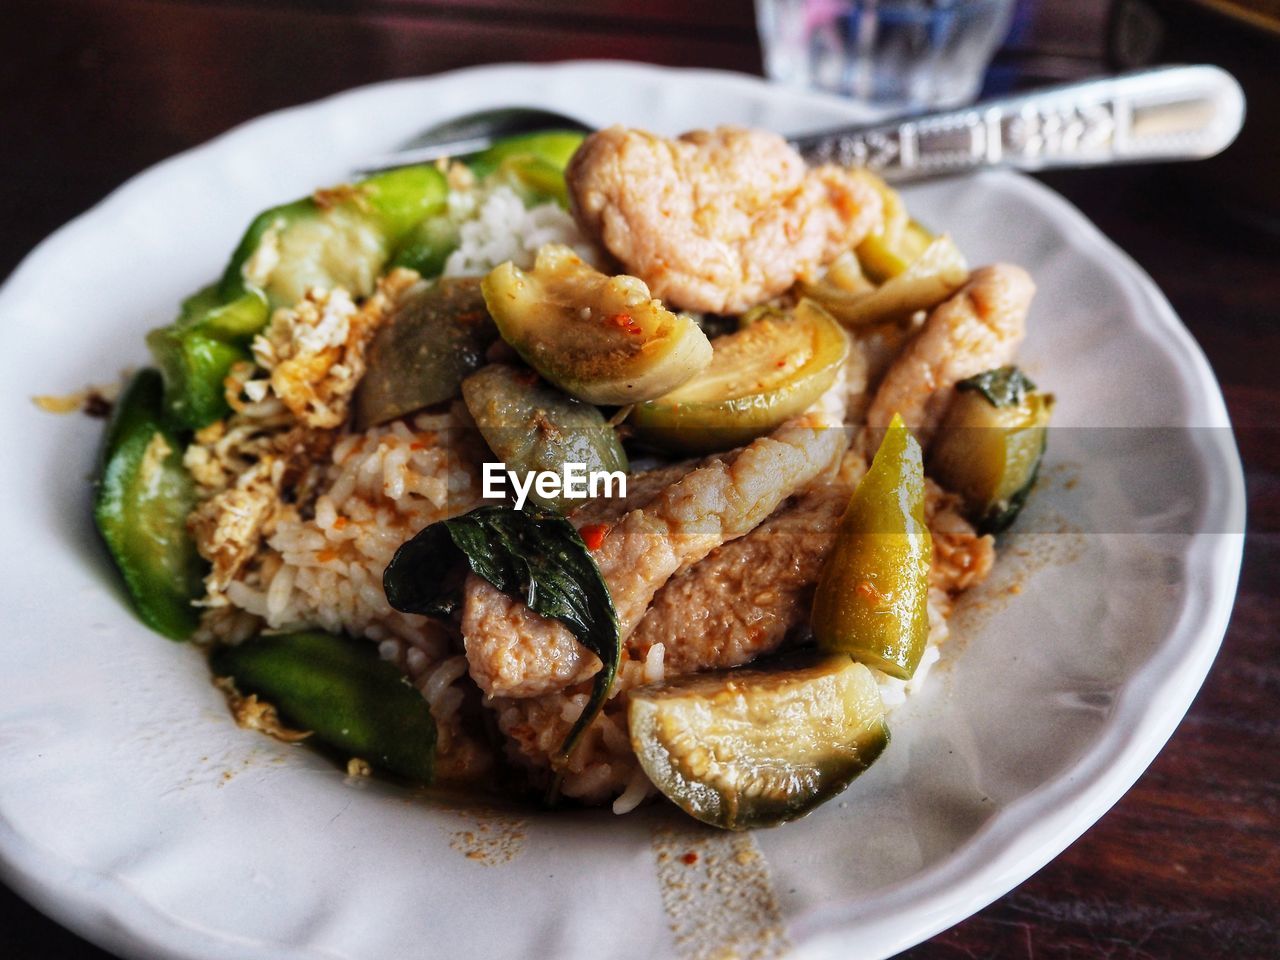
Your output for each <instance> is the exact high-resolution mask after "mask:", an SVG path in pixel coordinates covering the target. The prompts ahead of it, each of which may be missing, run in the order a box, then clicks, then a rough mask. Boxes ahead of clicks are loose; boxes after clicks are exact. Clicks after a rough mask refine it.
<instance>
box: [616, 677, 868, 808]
mask: <svg viewBox="0 0 1280 960" xmlns="http://www.w3.org/2000/svg"><path fill="white" fill-rule="evenodd" d="M627 718H628V726H629V728H630V731H631V744H632V747H633V748H634V749H635V752H636V756H637V757H638V758H639V759H640V765H641V766H642V767H643V768H644V771H645V773H646V774H647V775H648V777H649V779H650V780H652V781H653V783H654V785H655V786H657V787H658V789H659V790H661V791H662V792H663V793H664V794H666V796H667V797H668V798H670V799H671V800H672V801H673V802H675V803H676V804H677V805H678V806H680V807H681V809H683V810H684V811H685V812H686V813H688V814H690V815H691V816H693V817H696V818H697V819H699V820H701V821H703V822H704V823H709V824H711V825H712V826H716V827H723V828H725V829H729V830H748V829H752V828H755V827H769V826H775V825H777V824H779V823H785V822H786V821H788V820H794V819H796V818H797V817H802V816H804V815H805V814H806V813H809V812H810V811H811V810H813V809H814V808H815V807H817V806H819V805H820V804H822V803H824V802H825V801H827V800H829V799H831V798H832V797H833V796H835V795H836V794H838V793H839V792H840V791H842V790H844V789H845V787H847V786H848V785H849V783H850V782H851V781H852V780H853V779H854V778H855V777H857V776H858V775H859V774H860V773H862V772H863V771H864V770H866V769H867V767H869V766H871V764H872V763H873V762H874V761H875V760H876V758H877V757H879V756H880V754H881V752H882V751H883V750H884V748H885V746H886V745H887V744H888V742H889V728H888V726H887V725H886V724H885V722H884V705H883V704H882V703H881V701H880V691H879V688H878V687H877V686H876V681H875V679H874V677H873V676H872V674H871V671H870V670H868V669H867V668H866V667H864V666H863V665H861V664H858V663H854V662H853V661H852V660H850V659H849V657H847V656H845V655H843V654H836V655H819V656H815V655H812V654H810V655H805V656H802V657H798V658H794V659H793V660H791V661H790V662H789V663H788V662H784V663H782V664H779V665H777V666H775V667H773V668H772V669H746V668H735V669H733V670H725V671H718V672H715V673H704V674H692V675H688V676H683V677H679V678H677V679H675V680H672V681H669V682H666V683H661V684H657V685H654V686H649V687H641V688H639V689H637V690H633V691H631V693H630V702H629V706H628V713H627Z"/></svg>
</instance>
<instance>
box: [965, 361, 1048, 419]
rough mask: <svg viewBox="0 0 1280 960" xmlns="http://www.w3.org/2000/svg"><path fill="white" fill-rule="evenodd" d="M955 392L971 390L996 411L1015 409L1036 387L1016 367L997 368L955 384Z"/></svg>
mask: <svg viewBox="0 0 1280 960" xmlns="http://www.w3.org/2000/svg"><path fill="white" fill-rule="evenodd" d="M956 389H957V390H973V391H975V392H977V393H980V394H982V395H983V396H984V397H986V398H987V402H988V403H990V404H991V405H992V406H993V407H995V408H996V409H997V410H1000V409H1004V408H1006V407H1016V406H1018V405H1019V404H1021V403H1022V401H1023V400H1025V399H1026V398H1027V394H1029V393H1034V392H1035V389H1036V385H1035V384H1034V383H1032V382H1031V378H1030V377H1028V376H1027V375H1026V374H1025V373H1023V372H1022V371H1021V370H1019V369H1018V368H1017V367H997V368H996V369H994V370H987V371H986V372H985V373H979V374H978V375H977V376H973V377H970V378H969V379H967V380H961V381H960V382H959V383H957V384H956Z"/></svg>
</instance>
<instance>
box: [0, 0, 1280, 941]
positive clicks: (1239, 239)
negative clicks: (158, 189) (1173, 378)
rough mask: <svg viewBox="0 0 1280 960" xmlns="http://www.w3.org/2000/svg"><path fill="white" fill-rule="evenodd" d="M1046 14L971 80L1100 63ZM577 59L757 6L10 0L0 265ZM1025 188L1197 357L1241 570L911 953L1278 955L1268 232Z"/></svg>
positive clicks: (16, 910) (748, 49) (719, 25)
mask: <svg viewBox="0 0 1280 960" xmlns="http://www.w3.org/2000/svg"><path fill="white" fill-rule="evenodd" d="M1053 7H1057V8H1058V9H1053ZM1053 7H1050V5H1048V4H1042V5H1041V6H1040V7H1036V6H1035V5H1034V4H1030V3H1023V4H1022V14H1021V19H1020V21H1019V25H1018V27H1017V30H1016V33H1015V37H1014V40H1013V42H1012V43H1011V44H1010V46H1009V47H1008V48H1007V49H1006V50H1005V51H1004V52H1003V53H1002V54H1001V56H1000V58H999V60H998V62H997V65H996V69H995V70H993V72H992V74H991V76H990V78H989V83H990V84H992V85H994V86H1000V85H1007V84H1009V83H1015V84H1032V83H1036V82H1043V81H1044V80H1047V79H1055V78H1060V77H1070V76H1078V75H1084V74H1087V73H1090V72H1094V71H1096V70H1097V69H1099V67H1098V61H1099V58H1100V55H1101V49H1102V43H1101V36H1102V31H1101V26H1100V24H1101V18H1102V13H1103V11H1104V8H1105V3H1104V2H1103V0H1090V2H1085V3H1075V4H1070V5H1059V4H1054V5H1053ZM1066 7H1069V8H1070V9H1063V8H1066ZM1050 11H1052V12H1050ZM577 57H615V58H626V59H634V60H646V61H651V62H656V63H664V64H677V65H698V66H709V67H722V68H728V69H736V70H743V71H747V72H756V73H758V72H759V68H760V53H759V47H758V45H757V41H756V36H755V32H754V26H753V20H752V10H751V5H750V0H716V2H705V0H704V2H702V3H690V2H688V0H650V2H648V3H631V2H626V0H541V2H532V0H526V2H521V0H451V2H443V0H373V2H367V3H358V2H355V0H345V2H344V0H315V2H308V0H265V2H259V3H253V2H250V0H239V2H235V0H225V2H218V0H208V2H196V0H170V2H163V0H37V2H22V0H19V2H15V0H3V2H0V276H4V275H7V273H8V271H9V270H11V269H12V267H13V266H14V265H16V263H17V262H18V260H19V259H20V258H21V257H22V256H23V255H24V254H25V253H26V252H27V250H28V249H30V247H31V246H33V245H34V244H35V243H36V242H37V241H39V240H40V239H41V238H42V237H44V236H45V235H46V234H47V233H48V232H50V231H51V230H53V229H54V228H55V227H57V226H58V225H60V224H61V223H63V222H64V221H66V220H67V219H69V218H70V217H72V216H74V215H75V214H77V213H80V212H81V211H82V210H84V209H86V208H87V207H89V206H91V205H92V204H93V203H94V202H96V201H97V200H99V199H100V198H101V197H102V196H103V195H104V194H106V193H107V191H109V190H110V189H112V188H113V187H115V186H116V185H118V184H119V183H120V182H121V181H123V180H124V179H125V178H126V177H128V176H130V175H132V174H134V173H136V172H137V171H139V170H142V169H143V168H145V167H147V166H149V165H150V164H152V163H154V162H156V161H158V160H161V159H163V158H164V157H166V156H168V155H170V154H172V153H174V152H175V151H178V150H182V149H185V148H187V147H190V146H192V145H194V144H197V143H200V142H201V141H204V140H206V139H208V138H209V137H211V136H213V135H215V134H217V133H219V132H221V131H223V130H225V129H227V128H228V127H230V126H232V125H234V124H236V123H239V122H241V121H243V120H246V119H249V118H250V117H253V116H256V115H258V114H260V113H264V112H266V111H269V110H273V109H276V108H278V107H283V106H287V105H290V104H294V103H299V102H303V101H307V100H311V99H314V98H316V97H319V96H322V95H325V94H328V93H331V92H334V91H337V90H340V89H343V88H346V87H350V86H354V85H357V84H362V83H368V82H371V81H375V80H381V79H386V78H389V77H396V76H408V75H414V74H424V73H432V72H436V71H439V70H445V69H450V68H453V67H460V66H466V65H469V64H475V63H485V62H494V61H499V60H556V59H567V58H577ZM1259 173H1260V175H1269V176H1275V169H1274V163H1273V164H1272V165H1271V169H1270V170H1268V171H1259ZM1044 179H1045V181H1046V182H1048V183H1049V184H1050V185H1051V186H1053V187H1054V188H1055V189H1058V190H1060V191H1061V192H1062V193H1064V194H1065V195H1066V196H1067V197H1068V198H1069V199H1071V200H1072V201H1073V202H1075V203H1076V204H1077V205H1079V206H1080V207H1081V208H1082V209H1083V210H1084V211H1085V213H1087V214H1088V215H1089V216H1090V217H1092V218H1093V219H1094V221H1095V222H1097V223H1098V225H1099V226H1100V227H1101V228H1102V229H1103V230H1104V231H1105V232H1106V233H1108V234H1109V235H1110V236H1111V237H1112V238H1113V239H1115V240H1116V241H1117V242H1118V243H1119V244H1120V245H1121V246H1122V247H1124V248H1125V249H1126V250H1128V251H1129V252H1130V253H1131V254H1132V255H1133V256H1134V257H1136V258H1137V260H1138V261H1139V262H1140V263H1141V264H1142V265H1143V266H1144V267H1145V268H1146V269H1147V270H1148V271H1149V272H1150V273H1151V275H1152V276H1153V277H1154V278H1155V280H1156V282H1157V283H1158V284H1159V285H1160V286H1161V287H1162V288H1163V289H1164V291H1165V292H1166V293H1167V294H1168V296H1169V298H1170V300H1172V301H1173V304H1174V307H1175V308H1176V309H1177V311H1178V313H1179V314H1180V315H1181V316H1182V318H1183V320H1184V321H1185V322H1186V324H1187V326H1188V327H1190V329H1191V331H1192V333H1193V334H1194V335H1195V336H1196V338H1197V339H1198V340H1199V342H1200V344H1201V346H1202V347H1203V348H1204V350H1205V352H1206V353H1207V354H1208V355H1209V359H1210V361H1211V362H1212V364H1213V366H1214V369H1215V370H1216V371H1217V373H1218V377H1219V379H1220V380H1221V382H1222V385H1223V389H1224V391H1225V393H1226V398H1227V404H1228V407H1229V408H1230V411H1231V416H1232V419H1233V421H1234V423H1235V426H1236V430H1237V436H1238V440H1239V444H1240V449H1241V453H1242V455H1243V457H1244V461H1245V466H1246V470H1247V477H1248V487H1249V497H1250V503H1249V538H1248V543H1247V546H1246V551H1245V564H1244V574H1243V578H1242V580H1241V583H1240V592H1239V597H1238V599H1237V603H1236V608H1235V613H1234V616H1233V618H1232V622H1231V627H1230V630H1229V632H1228V634H1227V638H1226V642H1225V644H1224V645H1223V649H1222V653H1221V655H1220V656H1219V658H1218V662H1217V664H1216V665H1215V667H1214V669H1213V671H1212V673H1211V674H1210V676H1209V680H1208V682H1207V683H1206V684H1205V686H1204V689H1203V690H1202V691H1201V692H1200V695H1199V696H1198V697H1197V699H1196V701H1195V704H1194V705H1193V706H1192V708H1191V711H1190V713H1189V714H1188V715H1187V718H1186V720H1185V721H1183V723H1182V725H1181V727H1180V728H1179V729H1178V731H1177V733H1176V734H1175V735H1174V737H1173V739H1172V740H1171V741H1170V743H1169V745H1168V746H1167V747H1166V748H1165V750H1164V751H1163V752H1162V753H1161V755H1160V757H1159V758H1158V759H1157V760H1156V762H1155V763H1154V764H1153V765H1152V767H1151V768H1150V769H1149V770H1148V771H1147V773H1146V774H1145V775H1144V776H1143V777H1142V779H1141V780H1139V781H1138V783H1137V785H1136V786H1135V787H1134V788H1133V789H1132V790H1131V791H1130V792H1129V794H1128V795H1127V796H1126V797H1125V798H1124V799H1123V800H1122V801H1121V802H1120V803H1119V804H1118V805H1117V806H1116V807H1115V809H1113V810H1112V811H1111V812H1110V813H1109V814H1107V815H1106V816H1105V817H1104V818H1103V819H1102V820H1101V821H1100V822H1099V823H1098V824H1097V825H1096V826H1094V827H1093V828H1092V829H1091V830H1090V831H1089V832H1088V833H1087V834H1086V835H1085V836H1084V837H1082V838H1081V839H1080V840H1079V841H1077V842H1076V843H1075V844H1073V845H1072V846H1071V847H1070V848H1069V849H1068V850H1067V851H1066V852H1065V853H1063V854H1062V855H1061V856H1060V857H1058V858H1057V859H1056V860H1055V861H1054V862H1053V863H1051V864H1050V865H1049V866H1047V867H1045V868H1044V869H1043V870H1041V871H1040V873H1038V874H1037V875H1035V876H1034V877H1032V878H1031V879H1030V880H1028V881H1027V882H1026V883H1024V884H1023V885H1022V886H1020V887H1018V888H1017V889H1016V890H1014V891H1013V892H1011V893H1009V894H1008V895H1007V896H1005V897H1003V898H1001V899H1000V900H998V901H997V902H996V903H994V904H992V905H991V906H989V907H987V908H986V909H985V910H983V911H981V912H980V913H978V914H977V915H976V916H974V917H972V918H970V919H969V920H966V921H965V922H963V923H961V924H960V925H959V926H957V927H955V928H954V929H952V930H950V931H947V932H946V933H943V934H942V935H940V936H938V937H936V938H935V939H934V940H932V941H930V942H928V943H926V944H923V945H921V946H919V947H916V948H915V949H913V950H910V951H908V953H907V954H905V955H904V956H906V957H910V958H911V960H959V958H1005V957H1011V958H1023V957H1025V958H1027V960H1031V958H1041V960H1043V958H1099V960H1101V958H1107V960H1140V958H1183V957H1186V958H1202V960H1213V958H1222V960H1228V958H1229V960H1249V958H1258V960H1263V958H1275V957H1278V956H1280V919H1278V918H1280V906H1278V905H1277V900H1278V897H1277V895H1278V894H1280V759H1278V758H1280V721H1278V720H1277V715H1278V713H1280V711H1278V710H1277V707H1280V656H1278V654H1277V646H1276V644H1277V640H1278V639H1280V638H1278V637H1277V629H1276V624H1277V620H1278V619H1280V604H1278V603H1277V599H1276V594H1277V589H1276V588H1277V583H1278V582H1280V431H1278V430H1277V426H1276V419H1277V416H1278V415H1280V386H1277V378H1276V365H1277V364H1276V360H1277V358H1280V311H1278V310H1277V302H1278V301H1280V240H1278V239H1277V238H1276V236H1274V235H1272V236H1267V235H1263V234H1258V233H1252V232H1249V231H1248V230H1246V229H1245V228H1242V227H1238V226H1236V225H1234V224H1233V223H1231V222H1228V221H1225V220H1224V219H1223V218H1222V216H1221V215H1220V213H1219V212H1218V211H1217V210H1216V209H1215V208H1214V205H1213V190H1212V187H1211V186H1210V187H1209V188H1205V187H1203V186H1200V187H1196V188H1193V189H1182V188H1181V187H1178V186H1175V185H1171V181H1170V180H1169V179H1168V177H1167V176H1166V175H1165V174H1164V173H1163V172H1159V171H1154V170H1151V169H1145V168H1134V169H1130V170H1126V171H1122V172H1117V171H1108V172H1093V173H1083V172H1080V173H1064V174H1056V175H1053V176H1048V177H1045V178H1044ZM0 322H3V318H0ZM0 943H3V944H4V950H3V952H4V955H5V956H8V957H15V958H27V957H41V958H62V957H65V958H74V960H88V958H102V957H104V956H105V954H103V953H101V951H98V950H97V949H95V948H94V947H92V946H90V945H88V944H86V943H84V942H83V941H81V940H79V939H78V938H76V937H75V936H74V935H72V934H70V933H68V932H66V931H64V930H62V929H61V928H59V927H58V926H57V925H56V924H54V923H52V922H51V921H49V920H46V919H45V918H43V917H42V916H41V915H39V914H38V913H36V912H35V911H34V910H32V909H31V908H29V907H27V906H26V905H25V904H24V903H23V902H22V901H21V900H19V899H18V898H17V897H15V896H14V895H12V894H11V893H9V892H8V891H5V890H3V889H2V888H0Z"/></svg>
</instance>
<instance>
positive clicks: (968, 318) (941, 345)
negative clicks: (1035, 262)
mask: <svg viewBox="0 0 1280 960" xmlns="http://www.w3.org/2000/svg"><path fill="white" fill-rule="evenodd" d="M1035 289H1036V288H1035V284H1034V283H1032V282H1031V277H1030V275H1029V274H1028V273H1027V272H1026V271H1025V270H1023V269H1022V268H1021V267H1015V266H1011V265H1009V264H996V265H995V266H991V267H983V268H982V269H980V270H975V271H974V272H973V273H972V274H971V275H970V277H969V282H968V283H966V284H965V285H964V286H963V287H961V288H960V290H959V291H957V292H956V294H955V295H954V296H953V297H951V299H949V300H946V301H944V302H942V303H941V304H939V305H938V306H937V307H935V308H934V309H933V311H932V312H931V313H930V314H929V317H928V319H927V320H925V322H924V326H922V327H921V328H920V330H919V332H918V333H916V335H915V336H914V337H912V339H911V340H910V341H908V342H907V344H906V346H905V347H903V350H902V353H900V354H899V355H898V357H897V359H895V360H894V361H893V363H892V364H891V365H890V367H889V370H888V372H887V373H886V374H885V376H884V380H883V381H881V383H880V387H879V389H878V390H877V391H876V395H875V399H874V400H873V401H872V402H871V407H870V408H869V409H868V410H867V426H869V427H871V428H872V429H873V431H880V430H883V429H884V428H886V427H888V426H889V421H890V420H892V419H893V415H894V414H895V413H900V414H902V419H903V420H904V421H905V422H906V424H907V426H908V427H910V428H911V429H912V430H914V431H915V433H916V436H917V437H918V438H919V439H920V442H921V443H922V444H927V443H928V439H929V437H930V435H931V434H932V433H933V430H934V429H935V428H936V427H937V425H938V421H939V420H940V419H941V418H942V415H943V413H945V412H946V409H947V404H948V403H950V402H951V394H952V392H953V390H954V388H955V385H956V383H957V382H959V381H960V380H963V379H965V378H966V377H972V376H974V375H975V374H978V373H982V372H983V371H984V370H990V369H992V368H994V367H999V366H1003V365H1004V364H1007V363H1010V362H1011V361H1012V360H1013V358H1014V355H1015V354H1016V353H1017V350H1018V345H1019V344H1020V343H1021V342H1022V338H1023V337H1024V336H1025V335H1026V320H1027V309H1028V308H1029V307H1030V306H1031V297H1032V296H1033V295H1034V294H1035Z"/></svg>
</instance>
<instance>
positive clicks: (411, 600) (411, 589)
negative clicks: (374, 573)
mask: <svg viewBox="0 0 1280 960" xmlns="http://www.w3.org/2000/svg"><path fill="white" fill-rule="evenodd" d="M446 522H447V521H446ZM462 559H463V554H462V552H461V551H460V550H458V548H457V547H455V546H454V543H453V538H452V537H451V536H450V535H449V529H448V528H447V527H446V526H445V524H444V523H433V524H431V526H429V527H426V528H425V529H423V530H421V531H419V532H418V534H417V535H416V536H415V537H414V538H413V539H412V540H406V541H405V542H404V543H402V544H400V547H399V549H397V550H396V552H395V556H393V557H392V558H391V562H390V563H389V564H387V569H386V571H384V572H383V574H382V590H383V592H384V593H385V594H386V595H387V602H388V603H389V604H391V606H393V607H395V608H396V609H397V610H399V611H401V612H402V613H422V614H426V615H427V616H429V617H447V616H449V614H451V613H453V611H454V610H456V609H458V607H459V606H461V605H462V578H461V577H459V576H458V575H457V571H458V570H459V569H460V565H459V561H460V560H462Z"/></svg>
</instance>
